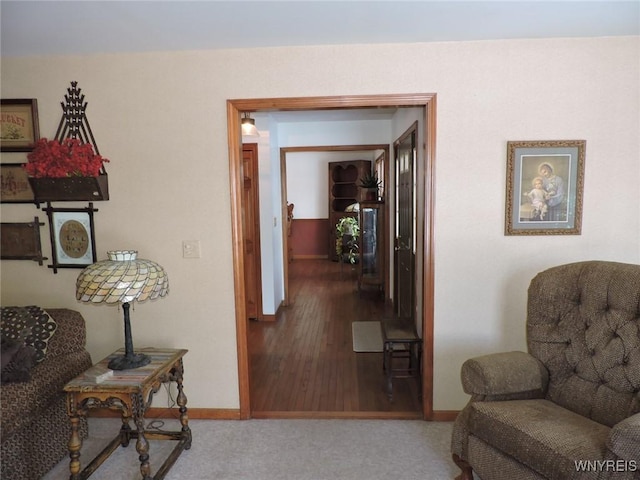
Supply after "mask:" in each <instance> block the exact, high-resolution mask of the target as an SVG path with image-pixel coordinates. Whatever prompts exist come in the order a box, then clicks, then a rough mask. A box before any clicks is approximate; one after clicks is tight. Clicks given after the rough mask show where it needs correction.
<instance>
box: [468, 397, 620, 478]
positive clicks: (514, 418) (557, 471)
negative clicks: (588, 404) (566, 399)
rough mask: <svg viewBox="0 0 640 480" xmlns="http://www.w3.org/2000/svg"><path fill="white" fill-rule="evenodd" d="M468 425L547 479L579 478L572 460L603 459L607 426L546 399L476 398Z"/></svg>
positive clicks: (495, 445) (496, 446) (492, 443)
mask: <svg viewBox="0 0 640 480" xmlns="http://www.w3.org/2000/svg"><path fill="white" fill-rule="evenodd" d="M469 427H470V431H471V433H472V434H473V435H475V436H477V437H478V438H480V439H482V440H484V441H485V442H487V443H488V444H490V445H492V446H494V447H495V448H497V449H498V450H500V451H502V452H504V453H506V454H508V455H510V456H511V457H513V458H515V459H516V460H518V461H519V462H521V463H523V464H525V465H527V466H529V467H530V468H532V469H534V470H535V471H537V472H538V473H540V474H541V475H542V476H544V477H545V478H549V479H571V478H578V477H579V476H580V475H582V473H581V472H577V471H576V464H575V462H576V461H579V460H591V461H594V460H604V459H605V454H606V450H607V448H606V440H607V438H608V436H609V432H610V430H611V429H610V428H609V427H607V426H605V425H602V424H599V423H597V422H594V421H593V420H590V419H588V418H586V417H583V416H582V415H578V414H576V413H574V412H572V411H570V410H567V409H565V408H563V407H560V406H558V405H556V404H554V403H552V402H550V401H548V400H515V401H504V402H476V403H474V404H473V405H472V407H471V414H470V419H469ZM582 478H584V477H582Z"/></svg>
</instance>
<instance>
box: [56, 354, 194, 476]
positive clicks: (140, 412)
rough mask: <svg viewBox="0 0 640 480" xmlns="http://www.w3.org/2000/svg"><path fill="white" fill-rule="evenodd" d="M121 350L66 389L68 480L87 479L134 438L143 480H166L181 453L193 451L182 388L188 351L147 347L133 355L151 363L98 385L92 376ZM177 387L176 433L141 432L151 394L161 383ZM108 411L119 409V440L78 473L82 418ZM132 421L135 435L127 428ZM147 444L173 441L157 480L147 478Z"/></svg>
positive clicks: (114, 375)
mask: <svg viewBox="0 0 640 480" xmlns="http://www.w3.org/2000/svg"><path fill="white" fill-rule="evenodd" d="M123 353H124V349H120V350H118V351H116V352H114V353H113V354H111V355H109V356H108V357H107V358H105V359H103V360H102V361H100V362H99V363H97V364H96V365H94V366H93V367H91V368H90V369H88V370H87V371H86V372H84V373H83V374H81V375H79V376H77V377H76V378H74V379H73V380H71V381H70V382H69V383H67V384H66V385H65V387H64V391H65V392H67V413H68V414H69V418H70V420H71V438H70V440H69V456H70V458H71V460H70V463H69V470H70V472H71V477H70V480H81V479H85V478H88V477H89V476H90V475H91V474H92V473H93V472H95V471H96V470H97V468H98V467H99V466H100V465H101V464H102V463H103V462H104V461H105V460H106V459H107V458H109V456H110V455H111V454H112V453H113V452H114V451H115V450H116V449H117V448H118V446H119V445H120V446H123V447H126V446H128V445H129V441H130V440H131V439H133V438H135V439H136V450H137V452H138V455H139V458H140V472H141V473H142V478H143V480H160V479H162V478H164V476H165V475H166V474H167V472H168V471H169V469H170V468H171V467H172V466H173V464H174V463H175V461H176V460H177V459H178V457H179V456H180V454H181V453H182V451H183V450H188V449H189V448H191V430H190V428H189V417H188V416H187V397H186V396H185V394H184V391H183V387H182V376H183V373H184V367H183V363H182V357H183V356H184V355H185V354H186V353H187V350H178V349H161V348H145V349H139V350H136V353H145V354H147V355H149V356H150V357H151V362H150V363H149V364H148V365H145V366H144V367H140V368H136V369H131V370H119V371H118V370H115V371H114V372H113V376H112V377H110V378H108V379H106V380H104V381H103V382H102V383H96V381H95V380H93V379H92V377H91V375H92V374H93V373H95V372H96V371H104V370H105V369H107V364H108V363H109V360H111V359H112V358H113V357H115V356H118V355H122V354H123ZM168 382H176V384H177V387H178V396H177V403H178V407H179V412H180V423H181V424H182V428H181V430H180V431H172V432H169V431H149V430H146V429H145V418H144V416H145V412H146V411H147V409H148V408H149V406H150V405H151V401H152V399H153V395H154V394H155V393H156V392H157V391H158V390H159V389H160V386H161V385H162V384H163V383H168ZM97 408H108V409H111V410H120V411H121V418H122V427H121V428H120V432H119V433H118V435H117V436H116V437H115V438H114V439H113V440H112V441H111V442H110V443H109V445H107V446H106V447H105V448H104V450H102V452H100V453H99V454H98V456H96V457H95V458H94V459H93V460H92V461H91V462H90V463H89V464H88V465H87V466H86V467H85V469H84V470H82V471H81V470H80V449H81V448H82V438H81V437H80V434H79V432H78V427H79V424H80V417H86V415H87V412H88V411H89V410H91V409H97ZM131 420H133V422H134V424H135V430H133V429H132V428H131V426H130V425H129V423H130V421H131ZM149 440H177V441H178V443H177V445H176V446H175V448H174V449H173V450H172V451H171V453H170V455H169V456H168V457H167V459H166V460H165V462H164V463H163V464H162V466H161V467H160V468H159V469H158V471H157V472H156V475H155V476H153V477H152V476H151V465H150V463H149Z"/></svg>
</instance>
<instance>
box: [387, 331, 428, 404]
mask: <svg viewBox="0 0 640 480" xmlns="http://www.w3.org/2000/svg"><path fill="white" fill-rule="evenodd" d="M382 340H383V345H384V347H383V365H382V367H383V369H384V372H385V376H386V387H387V396H388V397H389V400H393V379H394V378H415V379H416V382H417V384H418V392H420V393H419V395H422V374H421V363H422V339H421V338H420V337H419V336H418V332H417V331H416V327H415V325H413V324H409V323H407V322H403V321H400V320H398V319H387V320H383V321H382ZM397 360H404V362H401V364H400V365H398V364H397ZM394 361H396V364H395V365H394Z"/></svg>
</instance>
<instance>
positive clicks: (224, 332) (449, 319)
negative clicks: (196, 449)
mask: <svg viewBox="0 0 640 480" xmlns="http://www.w3.org/2000/svg"><path fill="white" fill-rule="evenodd" d="M638 58H640V39H639V38H638V37H626V38H602V39H559V40H515V41H485V42H465V43H434V44H411V45H381V46H367V45H361V46H332V47H307V48H267V49H246V50H220V51H193V52H184V53H168V52H161V53H146V54H118V55H91V56H70V57H29V58H17V59H9V58H3V59H2V65H1V66H2V71H1V75H2V85H1V89H2V90H1V93H2V98H22V97H27V98H31V97H35V98H37V99H38V105H39V111H40V130H41V134H42V135H43V136H48V137H52V136H53V135H54V134H55V129H56V127H57V124H58V121H59V118H60V114H61V109H60V101H61V100H62V95H63V94H64V91H65V89H66V88H67V86H68V85H69V82H70V81H71V80H77V81H78V82H79V85H80V87H81V88H82V89H83V92H84V93H85V94H86V98H87V100H88V102H89V106H88V110H87V114H88V118H89V121H90V123H91V127H92V129H93V132H94V134H95V137H96V140H97V143H98V146H99V147H100V150H101V153H103V154H104V155H105V156H106V157H108V158H110V159H111V163H110V164H108V166H107V169H108V172H109V179H110V191H111V200H110V201H108V202H98V203H97V204H96V206H97V208H98V209H99V212H98V213H97V214H96V241H97V249H98V252H99V258H101V259H102V258H104V257H105V254H104V252H106V251H107V250H110V249H120V248H134V249H137V250H139V252H140V256H141V257H143V258H150V259H153V260H156V261H158V262H159V263H161V264H162V265H164V266H165V267H166V269H167V270H168V272H169V275H170V281H171V294H170V295H169V296H168V297H167V298H165V299H162V300H159V301H156V302H152V303H145V304H140V305H136V307H135V310H134V311H133V312H132V318H133V330H134V341H135V343H136V346H145V345H164V346H175V347H183V348H188V349H189V351H190V352H189V354H188V355H187V357H186V359H185V362H186V369H187V371H186V381H187V382H188V383H187V387H188V391H187V393H188V396H189V405H190V406H191V407H202V408H237V407H238V406H239V403H238V402H239V401H238V386H237V383H238V382H237V358H236V339H235V320H234V302H233V272H232V263H231V230H230V201H229V184H228V154H227V133H226V106H225V101H226V100H227V99H232V98H254V97H283V96H315V95H351V94H385V93H389V94H390V93H414V92H420V93H425V92H435V93H437V94H438V134H437V166H436V183H437V192H436V227H435V228H436V234H435V239H436V244H435V248H436V258H435V266H436V270H435V271H436V289H435V302H436V304H435V322H436V325H435V394H434V395H435V404H434V406H435V408H436V409H440V410H448V409H457V408H461V407H462V406H463V405H464V403H465V401H466V398H467V397H466V395H464V393H463V392H462V390H461V388H460V383H459V375H458V372H459V368H460V365H461V363H462V362H463V360H464V359H465V358H467V357H468V356H470V355H477V354H481V353H485V352H490V351H495V350H513V349H522V348H524V346H525V335H524V328H523V327H524V314H525V299H526V288H527V285H528V282H529V280H530V278H531V277H532V276H533V275H534V274H535V273H537V272H538V271H540V270H541V269H544V268H546V267H548V266H551V265H555V264H558V263H564V262H569V261H576V260H583V259H609V260H618V261H627V262H634V263H639V262H640V246H639V245H640V193H639V192H640V189H639V188H638V185H640V161H639V160H640V158H639V157H640V147H639V143H640V142H639V138H638V131H640V124H639V117H638V112H639V111H640V100H639V90H640V86H639V84H640V82H639V79H640V70H639V65H638ZM537 139H540V140H542V139H545V140H553V139H586V140H587V158H586V178H585V195H584V217H583V234H582V235H581V236H557V237H556V236H554V237H531V238H526V237H507V236H504V235H503V228H504V227H503V225H504V196H505V194H504V190H505V168H506V167H505V164H506V142H507V141H508V140H537ZM22 158H24V155H22V154H8V153H5V154H2V162H19V161H22ZM1 213H2V221H3V222H9V221H28V220H30V219H31V218H33V216H34V215H35V214H38V215H40V217H41V219H44V218H45V217H46V215H45V214H44V212H41V211H38V210H37V209H36V208H35V207H34V206H33V205H7V204H4V205H2V207H1ZM42 236H43V244H44V249H45V254H47V255H48V256H50V245H49V240H48V232H47V230H46V229H44V228H43V230H42ZM185 239H199V240H200V241H201V248H202V258H201V259H198V260H193V259H183V258H182V251H181V242H182V240H185ZM1 267H2V272H1V274H2V297H1V299H2V304H4V305H9V304H25V303H32V304H39V305H42V306H61V307H71V308H76V309H78V310H80V311H81V312H82V313H83V314H84V315H85V317H86V319H87V326H88V337H89V338H88V347H89V350H90V351H91V353H92V355H93V358H94V360H98V359H99V358H102V357H103V356H104V355H106V354H108V353H110V352H111V351H112V350H113V349H115V348H117V347H119V346H121V345H122V320H121V315H122V312H118V311H117V310H116V309H115V308H108V307H91V306H85V305H81V304H78V303H76V301H75V299H74V285H75V279H76V276H77V274H78V270H62V271H60V272H59V273H58V274H57V275H54V274H53V273H52V272H51V270H50V269H48V268H46V267H39V266H38V265H37V264H35V263H32V262H26V261H2V264H1ZM162 401H163V400H162V398H161V397H159V399H158V401H157V402H156V403H155V405H156V406H162Z"/></svg>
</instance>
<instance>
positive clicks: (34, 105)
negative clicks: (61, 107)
mask: <svg viewBox="0 0 640 480" xmlns="http://www.w3.org/2000/svg"><path fill="white" fill-rule="evenodd" d="M0 111H1V115H0V151H2V152H30V151H31V150H33V148H34V147H35V144H36V142H37V141H38V140H39V139H40V128H39V126H38V101H37V100H36V99H35V98H15V99H4V98H3V99H2V100H1V104H0Z"/></svg>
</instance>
